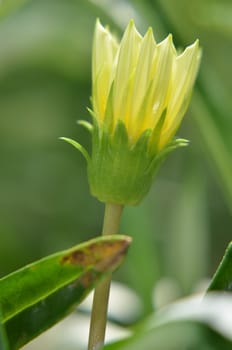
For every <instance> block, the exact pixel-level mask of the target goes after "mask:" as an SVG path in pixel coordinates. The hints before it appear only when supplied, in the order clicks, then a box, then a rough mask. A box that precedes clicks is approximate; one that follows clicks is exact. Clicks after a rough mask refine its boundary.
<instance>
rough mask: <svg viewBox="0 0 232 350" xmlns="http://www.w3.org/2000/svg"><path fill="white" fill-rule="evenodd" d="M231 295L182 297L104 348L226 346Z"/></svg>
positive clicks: (217, 349) (226, 349) (230, 342)
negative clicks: (125, 336)
mask: <svg viewBox="0 0 232 350" xmlns="http://www.w3.org/2000/svg"><path fill="white" fill-rule="evenodd" d="M231 310H232V297H231V295H229V294H228V295H224V294H222V293H218V294H216V293H213V294H209V295H207V296H206V297H205V298H204V299H203V300H202V298H201V296H200V297H199V296H197V297H196V296H195V297H192V298H189V299H183V300H180V301H179V302H176V303H174V304H170V305H168V306H166V307H165V308H163V309H160V310H159V311H158V312H157V313H156V314H153V315H151V317H149V318H148V319H147V320H146V321H145V322H143V323H142V324H140V325H139V326H137V328H136V331H135V333H134V334H133V335H132V336H130V337H128V338H127V339H124V340H121V341H119V342H116V343H114V344H109V345H106V346H105V347H104V349H105V350H140V349H143V350H151V349H162V350H179V349H186V350H187V349H197V350H206V349H214V350H221V349H223V350H230V349H232V337H231V330H232V327H231V322H229V320H230V319H231Z"/></svg>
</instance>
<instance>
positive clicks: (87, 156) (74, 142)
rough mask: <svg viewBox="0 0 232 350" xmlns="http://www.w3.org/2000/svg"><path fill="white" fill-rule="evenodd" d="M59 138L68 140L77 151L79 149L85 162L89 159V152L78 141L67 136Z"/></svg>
mask: <svg viewBox="0 0 232 350" xmlns="http://www.w3.org/2000/svg"><path fill="white" fill-rule="evenodd" d="M59 139H60V140H63V141H66V142H68V143H69V144H70V145H72V146H73V147H75V148H76V149H78V151H80V152H81V154H82V155H83V156H84V157H85V159H86V161H87V163H88V162H89V161H90V156H89V153H88V152H87V151H86V149H85V148H84V147H83V146H82V145H81V144H80V143H78V142H77V141H75V140H72V139H70V138H68V137H60V138H59Z"/></svg>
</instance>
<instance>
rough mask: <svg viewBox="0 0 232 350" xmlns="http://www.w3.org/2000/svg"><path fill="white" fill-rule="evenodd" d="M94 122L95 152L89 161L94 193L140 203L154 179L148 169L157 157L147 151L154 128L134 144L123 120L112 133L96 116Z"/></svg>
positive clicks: (121, 201) (101, 197) (111, 199)
mask: <svg viewBox="0 0 232 350" xmlns="http://www.w3.org/2000/svg"><path fill="white" fill-rule="evenodd" d="M93 125H94V128H93V134H92V155H91V160H90V162H89V163H88V179H89V184H90V191H91V193H92V195H93V196H95V197H97V198H98V199H99V200H100V201H102V202H113V203H118V204H123V205H124V204H128V205H136V204H138V203H139V202H140V201H141V199H142V198H143V197H144V195H145V194H146V193H147V192H148V190H149V188H150V186H151V182H152V173H151V172H149V171H147V170H148V168H149V165H150V164H151V162H152V160H153V158H154V155H153V154H151V153H149V152H148V142H149V137H150V135H151V131H150V130H146V131H145V132H144V133H143V134H142V135H141V137H140V138H139V139H138V141H137V142H136V143H135V144H131V142H130V140H129V137H128V133H127V130H126V127H125V124H124V123H123V121H120V120H119V121H118V123H117V125H116V126H115V130H114V133H113V134H110V133H108V132H107V131H106V130H104V129H100V128H99V125H98V122H97V120H96V118H94V117H93ZM100 130H101V131H100Z"/></svg>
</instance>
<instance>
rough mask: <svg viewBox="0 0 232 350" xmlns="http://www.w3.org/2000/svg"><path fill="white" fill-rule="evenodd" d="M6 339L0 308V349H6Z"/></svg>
mask: <svg viewBox="0 0 232 350" xmlns="http://www.w3.org/2000/svg"><path fill="white" fill-rule="evenodd" d="M8 349H9V346H8V341H7V338H6V333H5V327H4V325H3V323H2V317H1V310H0V350H8Z"/></svg>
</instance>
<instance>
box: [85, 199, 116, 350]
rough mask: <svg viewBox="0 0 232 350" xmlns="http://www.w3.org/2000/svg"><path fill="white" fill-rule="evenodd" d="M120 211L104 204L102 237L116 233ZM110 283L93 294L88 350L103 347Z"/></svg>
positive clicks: (114, 205)
mask: <svg viewBox="0 0 232 350" xmlns="http://www.w3.org/2000/svg"><path fill="white" fill-rule="evenodd" d="M122 210H123V206H121V205H118V204H112V203H107V204H106V206H105V215H104V222H103V229H102V235H111V234H116V233H118V229H119V224H120V218H121V215H122ZM110 283H111V276H110V277H108V278H107V279H105V280H104V281H103V282H102V283H101V284H99V285H98V286H97V287H96V289H95V292H94V298H93V306H92V314H91V321H90V331H89V345H88V350H100V349H101V348H102V347H103V345H104V339H105V330H106V322H107V309H108V300H109V293H110Z"/></svg>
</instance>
